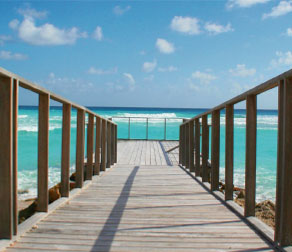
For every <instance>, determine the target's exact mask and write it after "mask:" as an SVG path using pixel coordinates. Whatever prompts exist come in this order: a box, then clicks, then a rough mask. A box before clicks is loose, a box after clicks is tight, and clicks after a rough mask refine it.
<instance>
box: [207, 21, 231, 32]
mask: <svg viewBox="0 0 292 252" xmlns="http://www.w3.org/2000/svg"><path fill="white" fill-rule="evenodd" d="M205 30H206V31H207V32H209V33H210V34H212V35H217V34H220V33H225V32H230V31H233V29H232V27H231V24H230V23H228V24H227V25H226V26H224V25H220V24H216V23H210V22H207V23H206V24H205Z"/></svg>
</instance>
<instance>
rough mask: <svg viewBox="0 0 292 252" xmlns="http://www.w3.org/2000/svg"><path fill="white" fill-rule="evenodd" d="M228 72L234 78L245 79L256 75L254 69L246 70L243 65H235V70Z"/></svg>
mask: <svg viewBox="0 0 292 252" xmlns="http://www.w3.org/2000/svg"><path fill="white" fill-rule="evenodd" d="M229 72H230V73H231V74H232V75H234V76H239V77H247V76H253V75H255V73H256V69H255V68H249V69H248V68H246V66H245V64H237V65H236V68H234V69H229Z"/></svg>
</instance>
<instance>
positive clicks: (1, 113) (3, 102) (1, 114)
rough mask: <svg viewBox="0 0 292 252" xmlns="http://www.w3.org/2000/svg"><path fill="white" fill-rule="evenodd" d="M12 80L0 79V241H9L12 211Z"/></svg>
mask: <svg viewBox="0 0 292 252" xmlns="http://www.w3.org/2000/svg"><path fill="white" fill-rule="evenodd" d="M12 102H13V101H12V79H11V78H5V77H0V118H1V123H0V139H1V141H0V150H1V151H0V164H1V169H0V198H1V207H0V223H1V225H0V239H11V238H12V233H13V226H12V221H13V213H12V212H13V209H12V197H13V196H12V151H13V150H12V144H13V143H12V130H13V126H12V123H13V121H12Z"/></svg>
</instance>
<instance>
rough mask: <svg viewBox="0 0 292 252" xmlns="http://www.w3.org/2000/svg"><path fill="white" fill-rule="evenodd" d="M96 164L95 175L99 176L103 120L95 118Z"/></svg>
mask: <svg viewBox="0 0 292 252" xmlns="http://www.w3.org/2000/svg"><path fill="white" fill-rule="evenodd" d="M95 120H96V123H95V124H96V126H95V162H94V167H93V174H94V175H99V172H100V147H101V119H100V118H99V117H96V118H95Z"/></svg>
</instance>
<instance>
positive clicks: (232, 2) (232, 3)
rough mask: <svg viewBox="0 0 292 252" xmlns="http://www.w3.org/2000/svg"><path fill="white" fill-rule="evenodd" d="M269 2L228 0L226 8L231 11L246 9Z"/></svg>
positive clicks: (263, 0)
mask: <svg viewBox="0 0 292 252" xmlns="http://www.w3.org/2000/svg"><path fill="white" fill-rule="evenodd" d="M269 1H270V0H228V2H227V4H226V7H227V8H228V9H232V8H233V7H241V8H247V7H251V6H253V5H256V4H263V3H267V2H269Z"/></svg>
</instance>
